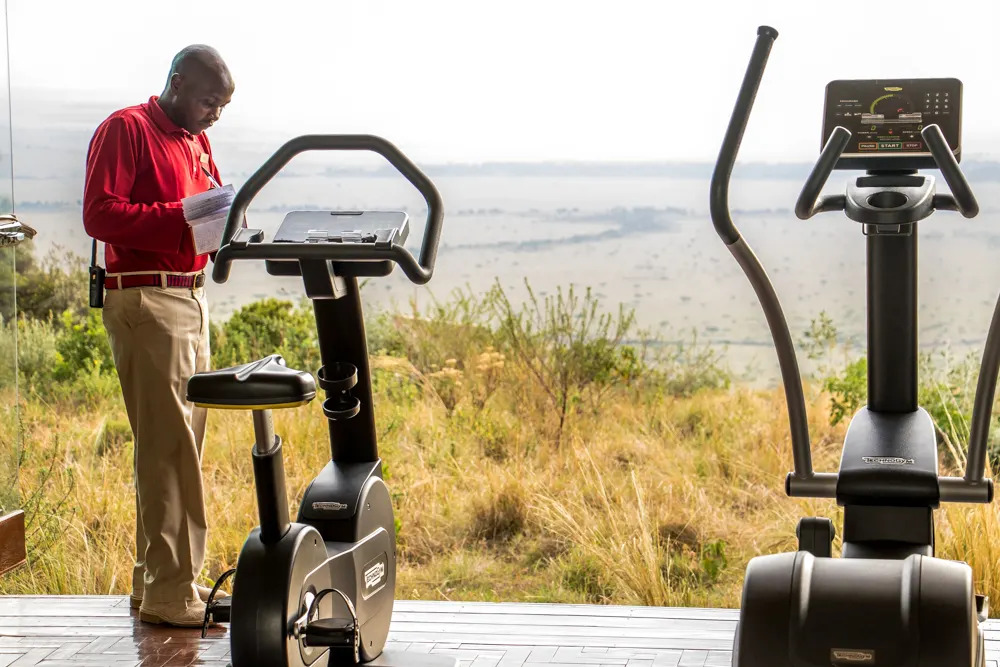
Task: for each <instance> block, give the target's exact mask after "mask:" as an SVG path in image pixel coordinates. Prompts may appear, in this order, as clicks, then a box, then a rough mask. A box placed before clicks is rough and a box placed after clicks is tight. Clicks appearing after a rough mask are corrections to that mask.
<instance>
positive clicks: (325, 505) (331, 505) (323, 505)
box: [312, 501, 347, 512]
mask: <svg viewBox="0 0 1000 667" xmlns="http://www.w3.org/2000/svg"><path fill="white" fill-rule="evenodd" d="M312 508H313V509H314V510H333V511H334V512H339V511H340V510H346V509H347V503H338V502H337V501H316V502H314V503H313V504H312Z"/></svg>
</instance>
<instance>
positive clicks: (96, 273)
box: [90, 239, 105, 308]
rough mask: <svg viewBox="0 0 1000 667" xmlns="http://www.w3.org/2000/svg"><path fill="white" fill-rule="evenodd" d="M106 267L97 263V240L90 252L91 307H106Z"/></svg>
mask: <svg viewBox="0 0 1000 667" xmlns="http://www.w3.org/2000/svg"><path fill="white" fill-rule="evenodd" d="M104 273H105V272H104V267H101V266H98V265H97V240H96V239H95V240H94V246H93V250H91V252H90V307H91V308H103V307H104Z"/></svg>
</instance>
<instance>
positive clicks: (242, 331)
mask: <svg viewBox="0 0 1000 667" xmlns="http://www.w3.org/2000/svg"><path fill="white" fill-rule="evenodd" d="M211 334H212V342H211V347H212V366H213V368H225V367H228V366H236V365H239V364H245V363H247V362H249V361H254V360H256V359H260V358H261V357H265V356H267V355H269V354H280V355H281V356H282V357H284V358H285V363H286V364H288V366H289V367H291V368H297V369H299V370H305V371H311V372H315V371H317V370H318V369H319V367H320V365H321V363H322V362H321V360H320V354H319V347H318V342H317V334H316V319H315V316H314V315H313V311H312V308H311V307H309V306H307V305H306V304H302V305H300V306H298V307H296V306H295V305H294V304H293V303H292V302H290V301H283V300H279V299H273V298H268V299H263V300H261V301H255V302H253V303H250V304H247V305H246V306H243V307H242V308H240V309H239V310H237V311H236V312H235V313H233V314H232V316H231V317H230V318H229V319H228V320H226V321H225V322H224V323H223V324H222V325H221V326H220V325H216V324H214V323H213V324H212V327H211Z"/></svg>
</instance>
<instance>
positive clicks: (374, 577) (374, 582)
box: [362, 552, 389, 600]
mask: <svg viewBox="0 0 1000 667" xmlns="http://www.w3.org/2000/svg"><path fill="white" fill-rule="evenodd" d="M362 573H363V575H364V578H365V590H364V593H362V597H364V598H365V599H366V600H367V599H368V598H370V597H371V596H372V595H374V594H375V593H378V592H379V591H380V590H382V588H383V587H384V586H385V582H386V580H387V579H388V578H389V561H388V559H387V558H386V555H385V553H384V552H383V553H381V554H379V555H378V556H376V557H375V558H373V559H371V560H370V561H368V562H367V563H365V567H364V569H363V570H362Z"/></svg>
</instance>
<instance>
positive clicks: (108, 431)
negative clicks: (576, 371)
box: [0, 359, 1000, 607]
mask: <svg viewBox="0 0 1000 667" xmlns="http://www.w3.org/2000/svg"><path fill="white" fill-rule="evenodd" d="M375 366H376V368H378V369H379V370H378V371H377V375H376V382H375V387H376V409H377V414H378V430H379V436H380V442H381V447H382V455H383V457H384V459H385V461H386V462H387V463H386V476H387V479H388V482H389V485H390V489H391V490H392V493H393V497H394V503H395V508H396V515H397V519H398V536H399V545H400V553H401V561H400V568H399V579H398V582H399V583H398V595H399V597H402V598H422V599H464V600H517V601H558V602H599V603H621V604H646V605H699V606H726V607H735V606H737V605H738V602H739V594H740V588H741V585H742V583H741V582H742V572H743V569H744V567H745V564H746V562H747V561H748V560H749V559H750V558H752V557H753V556H755V555H758V554H760V553H767V552H774V551H778V550H784V549H789V548H791V547H792V546H793V545H794V543H795V524H796V521H797V519H798V517H800V516H804V515H813V516H832V517H833V518H834V519H835V521H837V523H838V525H839V523H840V516H839V512H838V510H837V508H836V507H835V506H834V505H833V504H832V503H830V502H826V501H804V500H795V499H789V498H787V497H785V495H784V493H783V490H782V480H783V477H784V475H785V473H786V472H787V471H788V469H789V466H790V460H791V456H790V443H789V437H788V431H787V419H786V414H785V407H784V401H783V396H782V394H781V393H780V392H778V391H752V390H749V389H745V388H736V389H732V390H718V391H716V390H711V391H702V392H699V393H696V394H694V395H693V396H691V397H688V398H677V397H671V396H663V395H661V394H660V393H656V392H651V391H644V390H642V389H641V388H631V389H615V390H613V391H611V392H610V393H609V394H608V395H607V396H606V397H605V398H604V399H603V401H602V406H601V410H600V411H599V412H593V411H590V410H588V409H580V410H579V412H578V413H576V414H574V415H573V418H572V420H571V421H570V423H569V425H568V429H567V430H566V431H565V433H564V434H563V437H562V441H561V442H562V445H561V446H560V447H559V448H558V449H557V448H556V447H554V446H553V443H552V441H551V440H549V439H547V437H548V436H545V435H543V434H544V433H547V432H548V431H547V430H546V428H545V424H546V421H545V420H546V419H548V418H549V417H548V416H547V412H546V410H547V408H546V406H545V403H544V401H536V400H533V399H532V393H531V392H530V391H528V388H530V386H531V385H530V381H529V380H528V378H517V380H518V381H516V382H509V383H507V385H504V386H507V387H508V388H507V389H504V387H503V386H500V387H499V388H498V386H497V385H496V384H495V382H494V380H488V379H484V378H483V377H478V376H477V375H476V370H475V369H476V368H481V371H482V373H487V372H490V373H492V372H495V370H496V364H493V365H492V366H490V365H486V366H483V365H480V366H476V365H475V364H459V366H460V367H461V368H463V369H464V370H463V375H462V380H463V383H464V384H463V385H462V387H463V391H468V392H470V395H473V394H472V392H479V393H476V394H474V395H475V396H481V395H483V394H482V392H481V389H482V384H481V383H482V382H487V381H489V382H494V385H491V388H490V392H489V394H488V400H470V401H466V402H462V401H461V400H456V399H455V398H454V397H452V398H451V399H447V400H446V399H443V398H442V396H441V392H442V389H441V383H440V380H441V376H440V374H438V375H437V376H436V377H434V378H428V377H426V376H424V375H422V374H421V373H420V371H418V370H417V369H416V368H414V367H413V366H412V365H410V364H408V363H406V362H405V361H401V360H398V359H395V360H394V359H380V360H376V364H375ZM487 366H489V368H487ZM470 369H471V370H470ZM508 372H513V371H512V370H508ZM446 375H447V374H446ZM514 388H516V389H514ZM451 389H454V387H451ZM809 407H810V415H811V419H812V424H811V433H812V434H813V438H814V443H813V444H814V462H815V465H816V468H817V469H818V470H834V469H835V468H836V465H837V462H838V459H839V448H840V442H841V439H842V437H843V427H838V428H831V427H830V426H828V424H827V414H828V411H827V405H826V402H825V399H824V398H823V397H822V396H815V397H814V398H813V400H812V401H811V405H810V406H809ZM22 417H23V425H24V429H25V445H26V451H27V458H26V460H25V461H24V463H23V465H22V467H21V471H20V486H21V490H22V495H25V496H28V497H32V495H31V494H32V493H33V492H34V491H35V490H40V492H39V493H38V494H37V495H35V496H33V497H32V498H33V499H32V500H30V501H29V504H32V508H33V512H32V514H33V517H34V518H33V522H32V525H31V526H29V531H30V532H32V537H31V540H30V541H31V544H32V545H34V548H33V549H32V551H31V553H30V554H29V559H30V562H29V565H28V566H27V567H24V568H21V569H19V570H17V571H15V572H13V573H11V574H9V575H7V576H5V577H4V578H3V579H2V580H0V593H2V594H11V593H63V594H70V593H71V594H108V593H114V594H121V593H126V592H128V587H129V583H130V568H131V565H132V551H133V549H134V536H133V530H134V528H133V526H134V504H133V502H134V501H133V490H132V480H131V459H132V444H131V442H130V440H129V439H128V438H123V437H120V436H121V432H122V427H121V422H122V421H123V420H124V411H123V408H122V407H121V405H120V402H118V401H106V402H104V403H102V404H100V405H97V406H94V407H93V408H92V409H89V410H87V411H84V410H80V409H78V408H74V407H72V406H60V405H46V404H45V402H44V401H42V400H41V399H37V398H36V399H32V400H29V401H27V402H26V403H25V405H24V408H23V411H22ZM275 426H276V430H277V432H278V433H280V434H281V435H282V437H283V439H284V441H285V447H284V452H285V470H286V474H287V477H288V491H289V496H290V502H291V503H292V511H293V513H294V512H295V511H296V510H297V507H296V502H297V499H298V498H299V497H301V494H302V492H303V490H304V488H305V487H306V485H307V484H308V483H309V482H310V481H311V479H312V477H313V476H314V475H315V474H316V472H317V471H318V470H319V469H320V468H321V467H322V465H323V464H324V463H325V462H326V460H328V457H329V449H328V443H327V441H326V438H327V431H326V426H325V422H324V420H323V418H322V413H321V409H320V406H319V404H318V402H314V404H312V405H310V406H308V407H306V408H299V409H296V410H286V411H281V412H279V413H277V414H276V415H275ZM252 441H253V435H252V425H251V420H250V415H249V414H245V413H233V412H229V411H218V412H215V413H213V414H212V415H211V417H210V420H209V436H208V442H207V445H206V450H205V454H204V461H203V471H204V479H205V487H206V499H207V500H206V502H207V505H208V512H209V517H210V532H209V543H208V554H209V556H208V561H207V563H206V571H205V578H206V580H211V579H213V578H214V577H215V576H217V575H218V574H219V573H221V572H222V571H224V570H225V569H228V568H229V567H232V566H234V564H235V562H236V558H237V556H238V553H239V549H240V547H241V545H242V543H243V540H244V539H245V537H246V534H247V533H248V532H249V530H250V529H251V528H252V526H253V525H254V524H255V522H256V519H255V516H256V507H255V500H254V493H253V487H252V469H251V461H250V454H249V450H250V447H251V443H252ZM939 546H940V552H941V554H942V555H944V556H946V557H952V558H960V559H963V560H967V561H969V562H970V563H971V564H972V565H973V568H974V570H975V573H976V578H977V583H978V584H979V586H980V588H981V590H982V591H983V592H986V593H989V594H993V595H997V594H1000V521H998V515H997V512H996V509H995V508H994V507H993V506H988V507H968V506H951V507H948V508H946V509H945V510H944V511H942V512H941V513H940V516H939Z"/></svg>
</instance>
